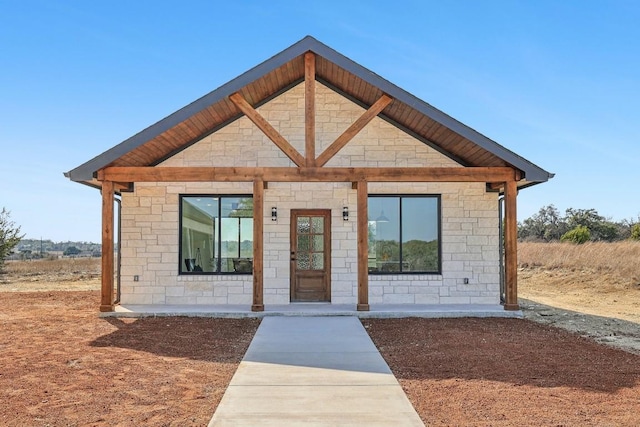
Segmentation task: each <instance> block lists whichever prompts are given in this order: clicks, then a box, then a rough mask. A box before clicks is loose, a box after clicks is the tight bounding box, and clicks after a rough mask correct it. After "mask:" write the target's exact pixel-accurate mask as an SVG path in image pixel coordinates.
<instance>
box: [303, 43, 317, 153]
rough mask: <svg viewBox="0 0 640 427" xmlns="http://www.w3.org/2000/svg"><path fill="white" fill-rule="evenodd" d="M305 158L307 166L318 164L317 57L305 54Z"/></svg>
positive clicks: (308, 53)
mask: <svg viewBox="0 0 640 427" xmlns="http://www.w3.org/2000/svg"><path fill="white" fill-rule="evenodd" d="M304 157H305V161H306V165H307V166H314V165H315V162H316V56H315V55H314V54H313V53H312V52H307V53H305V54H304Z"/></svg>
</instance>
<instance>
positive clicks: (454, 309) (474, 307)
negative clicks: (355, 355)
mask: <svg viewBox="0 0 640 427" xmlns="http://www.w3.org/2000/svg"><path fill="white" fill-rule="evenodd" d="M100 316H101V317H167V316H185V317H217V318H247V317H251V318H262V317H268V316H303V317H306V316H314V317H317V316H355V317H359V318H362V319H366V318H402V317H425V318H445V317H449V318H450V317H502V318H522V317H523V315H522V311H520V310H517V311H507V310H505V309H504V307H502V306H501V305H499V304H495V305H489V304H468V305H467V304H448V305H444V304H443V305H426V304H421V305H418V304H372V305H371V306H370V311H356V307H355V304H330V303H294V304H284V305H265V308H264V311H262V312H252V311H251V307H250V306H248V305H160V304H153V305H151V304H148V305H133V304H123V305H117V306H116V307H115V311H113V312H108V313H100Z"/></svg>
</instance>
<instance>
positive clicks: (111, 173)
mask: <svg viewBox="0 0 640 427" xmlns="http://www.w3.org/2000/svg"><path fill="white" fill-rule="evenodd" d="M98 179H99V180H107V181H119V182H253V181H255V180H261V181H264V182H269V181H273V182H361V181H369V182H487V183H492V182H510V181H514V182H515V180H516V171H514V169H512V168H508V167H465V168H457V167H451V168H446V167H444V168H443V167H437V168H366V167H356V168H352V167H349V168H328V167H323V168H320V167H311V168H295V167H291V168H287V167H153V166H140V167H137V166H132V167H108V168H105V169H103V170H101V171H99V172H98Z"/></svg>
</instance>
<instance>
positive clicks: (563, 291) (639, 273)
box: [518, 241, 640, 323]
mask: <svg viewBox="0 0 640 427" xmlns="http://www.w3.org/2000/svg"><path fill="white" fill-rule="evenodd" d="M518 248H519V253H518V259H519V265H520V270H519V272H518V277H519V289H518V295H519V296H520V297H521V298H524V299H528V300H533V301H536V302H539V303H542V304H546V305H550V306H554V307H559V308H564V309H567V310H573V311H578V312H582V313H586V314H592V315H596V316H604V317H611V318H617V319H623V320H628V321H631V322H636V323H640V242H634V241H623V242H616V243H603V242H591V243H585V244H583V245H573V244H569V243H521V244H520V245H519V247H518Z"/></svg>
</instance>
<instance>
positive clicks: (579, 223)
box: [518, 205, 640, 243]
mask: <svg viewBox="0 0 640 427" xmlns="http://www.w3.org/2000/svg"><path fill="white" fill-rule="evenodd" d="M518 238H519V239H520V240H524V241H544V242H551V241H568V242H573V243H584V242H587V241H604V242H614V241H619V240H627V239H633V240H640V216H639V217H638V218H637V219H625V220H622V221H613V220H611V219H610V218H606V217H604V216H602V215H600V214H599V213H598V211H597V210H595V209H574V208H569V209H567V210H566V211H565V214H564V216H563V215H561V214H560V211H559V210H558V209H557V208H556V207H555V206H554V205H548V206H544V207H542V208H540V210H539V211H538V213H536V214H534V215H532V216H531V217H529V218H527V219H525V220H524V221H522V222H519V223H518Z"/></svg>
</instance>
